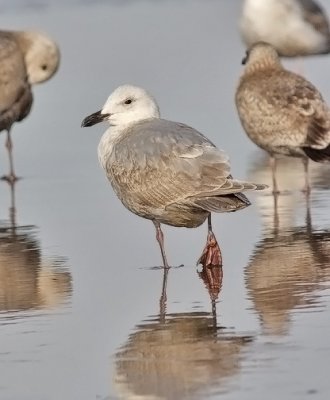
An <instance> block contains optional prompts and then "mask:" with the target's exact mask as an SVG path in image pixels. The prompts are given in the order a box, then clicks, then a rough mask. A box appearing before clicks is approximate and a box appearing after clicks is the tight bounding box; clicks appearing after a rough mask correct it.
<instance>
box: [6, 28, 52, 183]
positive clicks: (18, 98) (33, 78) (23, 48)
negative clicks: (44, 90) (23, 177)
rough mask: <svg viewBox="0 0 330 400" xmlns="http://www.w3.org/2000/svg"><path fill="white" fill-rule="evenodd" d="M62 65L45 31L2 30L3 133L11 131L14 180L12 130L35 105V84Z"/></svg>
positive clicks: (11, 175) (9, 144)
mask: <svg viewBox="0 0 330 400" xmlns="http://www.w3.org/2000/svg"><path fill="white" fill-rule="evenodd" d="M58 65H59V50H58V48H57V46H56V44H55V43H54V42H53V41H52V40H51V39H49V38H48V37H47V36H45V35H44V34H41V33H38V32H32V31H25V32H19V31H17V32H14V31H0V132H1V131H3V130H6V131H7V140H6V147H7V149H8V154H9V175H8V176H4V177H3V179H5V180H8V181H9V182H14V181H15V180H16V179H17V178H16V175H15V172H14V165H13V156H12V148H13V145H12V140H11V136H10V130H11V127H12V125H13V124H14V123H15V122H16V121H21V120H22V119H24V118H25V117H26V116H27V115H28V114H29V112H30V110H31V106H32V101H33V97H32V92H31V85H32V84H35V83H41V82H44V81H46V80H48V79H49V78H51V77H52V76H53V75H54V73H55V72H56V71H57V68H58Z"/></svg>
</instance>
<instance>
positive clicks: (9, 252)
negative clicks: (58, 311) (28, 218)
mask: <svg viewBox="0 0 330 400" xmlns="http://www.w3.org/2000/svg"><path fill="white" fill-rule="evenodd" d="M39 246H40V244H39V242H38V240H37V239H36V238H35V237H34V234H33V233H32V232H31V228H30V229H28V228H26V229H22V230H20V229H19V228H16V230H15V233H14V234H13V233H12V231H11V229H10V230H8V229H7V228H0V311H21V310H27V309H36V308H44V307H46V308H48V307H56V306H58V305H59V304H60V303H61V302H63V301H64V300H65V299H66V298H67V297H68V296H69V295H70V292H71V276H70V273H69V272H68V271H67V269H66V268H64V267H63V265H62V266H61V264H63V263H61V262H60V261H56V260H55V261H53V262H48V263H45V262H43V260H42V256H41V250H40V247H39Z"/></svg>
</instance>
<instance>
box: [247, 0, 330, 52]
mask: <svg viewBox="0 0 330 400" xmlns="http://www.w3.org/2000/svg"><path fill="white" fill-rule="evenodd" d="M240 31H241V36H242V39H243V41H244V43H245V45H246V46H247V47H248V48H249V47H251V46H252V45H253V44H255V43H257V42H260V41H263V42H267V43H270V44H271V45H272V46H274V47H275V48H276V50H277V51H278V53H279V54H280V55H281V56H286V57H296V56H308V55H315V54H327V53H329V52H330V28H329V21H328V18H327V16H326V14H325V12H324V11H323V9H322V7H321V6H320V5H319V4H318V3H317V2H316V1H314V0H245V1H244V4H243V9H242V16H241V20H240Z"/></svg>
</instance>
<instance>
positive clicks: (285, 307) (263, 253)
mask: <svg viewBox="0 0 330 400" xmlns="http://www.w3.org/2000/svg"><path fill="white" fill-rule="evenodd" d="M329 280H330V231H319V232H313V231H312V230H310V231H309V229H308V228H307V229H306V227H302V228H292V229H287V230H283V231H280V233H278V234H277V235H276V234H275V235H273V236H272V235H270V234H268V235H267V236H266V237H265V238H264V239H262V240H261V242H260V243H259V244H258V245H257V247H256V249H255V252H254V254H253V256H252V259H251V261H250V264H249V266H248V268H247V270H246V285H247V289H248V292H249V296H250V298H251V300H252V302H253V304H254V309H255V310H256V312H257V313H258V315H259V317H260V320H261V323H262V326H263V330H264V332H265V333H270V334H277V335H281V334H285V333H286V332H287V330H288V328H289V321H290V315H291V313H292V311H293V310H294V309H297V308H305V309H306V308H311V307H317V304H318V301H319V300H318V297H319V296H318V294H317V291H318V290H321V289H324V288H325V286H324V282H325V281H329ZM327 287H330V283H329V284H328V285H327Z"/></svg>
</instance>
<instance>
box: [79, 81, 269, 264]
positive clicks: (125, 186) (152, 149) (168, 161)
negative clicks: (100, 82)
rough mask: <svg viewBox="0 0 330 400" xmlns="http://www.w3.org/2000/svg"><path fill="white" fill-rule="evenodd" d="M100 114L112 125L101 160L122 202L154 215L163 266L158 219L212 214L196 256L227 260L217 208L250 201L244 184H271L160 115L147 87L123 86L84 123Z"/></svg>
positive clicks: (175, 222) (178, 220)
mask: <svg viewBox="0 0 330 400" xmlns="http://www.w3.org/2000/svg"><path fill="white" fill-rule="evenodd" d="M101 121H107V122H108V123H109V124H110V128H109V129H108V130H107V131H106V132H105V133H104V134H103V136H102V139H101V141H100V144H99V147H98V156H99V160H100V163H101V165H102V167H103V168H104V170H105V172H106V175H107V177H108V179H109V181H110V182H111V185H112V187H113V189H114V191H115V193H116V194H117V196H118V197H119V199H120V200H121V202H122V203H123V204H124V206H125V207H126V208H128V209H129V210H130V211H131V212H133V213H134V214H137V215H139V216H140V217H143V218H147V219H150V220H152V222H153V223H154V225H155V228H156V238H157V241H158V243H159V246H160V249H161V253H162V258H163V263H164V267H165V268H168V262H167V259H166V255H165V250H164V239H163V233H162V230H161V225H160V224H162V223H163V224H167V225H172V226H176V227H186V228H195V227H198V226H200V225H201V224H202V223H203V222H204V221H205V220H206V219H208V238H207V243H206V246H205V248H204V250H203V253H202V256H201V257H200V258H199V260H198V263H201V264H202V265H203V266H204V267H211V266H219V265H222V259H221V252H220V248H219V246H218V243H217V241H216V238H215V236H214V234H213V232H212V225H211V212H229V211H236V210H240V209H242V208H245V207H247V206H248V205H249V204H250V202H249V201H248V199H247V198H246V197H245V196H244V195H243V194H242V193H241V192H242V191H245V190H259V189H263V188H265V185H257V184H254V183H250V182H242V181H237V180H235V179H233V178H232V176H231V175H230V166H229V161H228V157H227V155H226V154H225V153H224V152H223V151H222V150H219V149H217V147H216V146H215V145H214V144H213V143H212V142H211V141H210V140H208V139H207V138H206V137H205V136H204V135H202V134H201V133H199V132H197V131H196V130H195V129H193V128H191V127H189V126H187V125H184V124H181V123H178V122H172V121H167V120H165V119H161V118H160V114H159V108H158V105H157V103H156V101H155V100H154V99H153V97H152V96H151V95H150V94H149V93H147V92H146V91H145V90H144V89H142V88H139V87H136V86H131V85H124V86H120V87H119V88H117V89H116V90H115V91H114V92H113V93H112V94H111V95H110V97H109V98H108V100H107V101H106V103H105V105H104V107H103V108H102V110H101V111H98V112H96V113H94V114H92V115H90V116H88V117H86V118H85V119H84V120H83V122H82V126H91V125H94V124H96V123H98V122H101Z"/></svg>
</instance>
